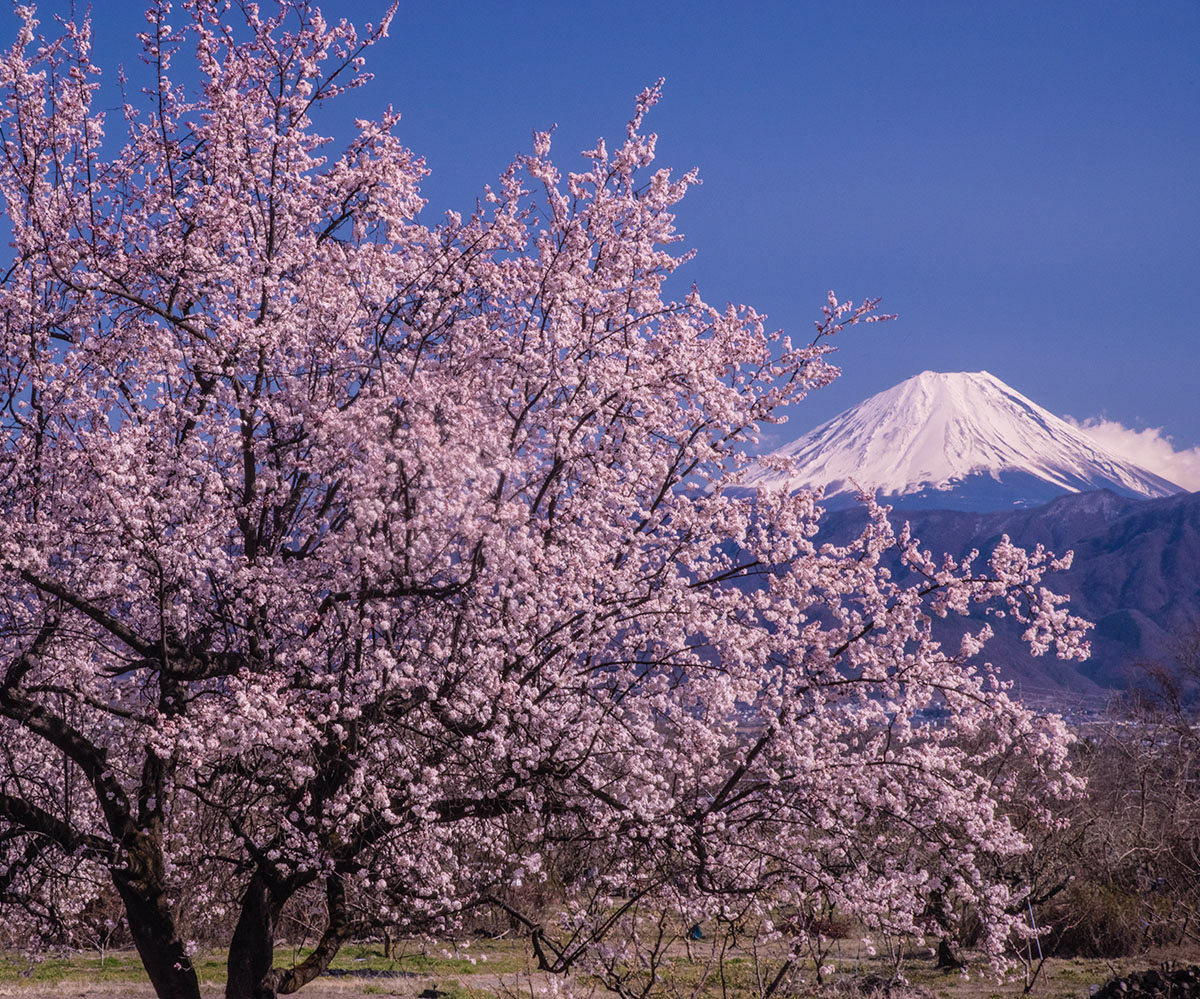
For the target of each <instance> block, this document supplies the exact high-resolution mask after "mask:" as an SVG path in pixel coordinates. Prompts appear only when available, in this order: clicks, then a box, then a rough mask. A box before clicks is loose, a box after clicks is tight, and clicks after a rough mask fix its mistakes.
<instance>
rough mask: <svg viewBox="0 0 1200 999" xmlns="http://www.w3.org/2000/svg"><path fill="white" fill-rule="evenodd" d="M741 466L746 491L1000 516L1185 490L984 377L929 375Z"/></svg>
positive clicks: (972, 374)
mask: <svg viewBox="0 0 1200 999" xmlns="http://www.w3.org/2000/svg"><path fill="white" fill-rule="evenodd" d="M770 457H771V458H775V459H786V460H787V461H788V463H789V467H788V468H787V470H779V469H777V468H773V467H770V465H769V464H768V463H766V462H765V461H761V462H759V463H755V464H754V465H752V466H750V468H749V469H747V472H746V474H745V477H744V479H743V482H744V484H745V485H746V486H748V487H751V488H753V487H757V486H765V487H768V488H786V489H788V490H789V491H790V490H794V489H800V488H814V487H816V486H825V491H826V498H827V505H830V501H832V504H831V505H834V506H836V505H839V500H844V499H848V498H849V497H851V496H853V494H854V493H856V492H857V491H858V489H859V488H863V489H866V490H869V491H874V492H875V493H876V494H877V495H879V496H880V498H881V499H883V500H885V501H886V502H889V503H893V504H895V505H897V506H905V507H912V506H923V507H946V508H951V509H960V510H999V509H1004V508H1009V509H1011V508H1012V507H1013V506H1034V505H1037V504H1040V503H1045V502H1048V501H1049V500H1051V499H1054V498H1055V497H1056V496H1061V495H1063V494H1064V493H1074V492H1084V491H1087V490H1092V489H1111V490H1112V491H1113V492H1115V493H1117V494H1118V495H1122V496H1131V497H1142V498H1150V497H1158V496H1168V495H1171V494H1172V493H1178V492H1182V491H1184V490H1183V489H1182V487H1180V486H1177V485H1175V483H1173V482H1168V481H1167V480H1166V479H1164V478H1161V477H1160V476H1158V475H1155V474H1154V473H1153V472H1149V471H1147V470H1146V469H1144V468H1140V467H1138V466H1137V465H1134V464H1131V463H1130V462H1128V461H1126V460H1124V459H1123V458H1119V457H1118V456H1117V455H1115V454H1113V453H1112V452H1111V451H1109V450H1107V449H1106V448H1104V447H1103V446H1102V445H1101V444H1099V443H1098V442H1097V441H1095V440H1093V439H1092V438H1091V437H1089V436H1088V435H1087V433H1086V432H1085V431H1083V430H1079V429H1077V428H1075V427H1072V426H1071V425H1070V424H1068V423H1066V422H1064V421H1063V420H1060V419H1059V418H1058V417H1057V416H1055V415H1054V414H1053V413H1051V412H1049V411H1047V410H1045V409H1043V408H1042V407H1041V406H1039V405H1037V403H1035V402H1032V401H1030V400H1029V399H1027V398H1026V397H1025V396H1023V395H1021V393H1020V392H1017V391H1016V390H1015V389H1013V388H1011V387H1009V386H1008V385H1006V384H1005V383H1004V382H1002V381H1001V380H1000V379H999V378H997V377H996V376H995V375H992V374H989V373H988V372H986V371H978V372H959V373H939V372H934V371H926V372H924V373H922V374H920V375H917V376H916V377H914V378H910V379H908V380H907V381H904V382H901V383H900V384H899V385H896V386H895V387H893V388H890V389H888V390H887V391H885V392H880V393H879V394H878V395H874V396H872V397H871V398H870V399H867V400H866V401H865V402H862V403H860V404H859V405H857V406H855V407H853V408H852V409H848V410H846V411H845V412H844V413H841V414H840V415H838V416H835V417H834V418H833V419H832V420H830V421H829V422H828V423H824V424H822V425H821V426H819V427H817V428H816V429H815V430H812V431H810V432H809V433H807V434H805V435H804V436H803V437H800V438H798V439H797V440H795V441H792V443H790V444H786V445H784V446H783V447H781V448H779V449H778V450H776V451H773V452H771V455H770Z"/></svg>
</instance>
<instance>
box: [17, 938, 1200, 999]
mask: <svg viewBox="0 0 1200 999" xmlns="http://www.w3.org/2000/svg"><path fill="white" fill-rule="evenodd" d="M297 956H302V955H301V954H300V953H299V952H297V951H294V950H290V949H286V950H285V949H281V950H280V951H278V952H277V963H279V964H282V963H291V962H292V961H293V960H295V959H296V958H297ZM224 960H225V955H224V954H223V953H221V952H214V953H208V954H200V955H197V957H196V968H197V971H198V972H199V976H200V981H201V983H202V988H203V993H204V995H205V997H206V999H207V997H210V996H213V997H215V996H220V995H221V994H222V991H223V987H224V978H225V966H224ZM828 960H829V962H830V963H831V964H833V965H834V966H835V967H836V970H835V971H834V972H833V973H832V974H831V975H827V976H826V980H825V982H824V983H823V984H821V985H817V984H816V982H815V975H814V973H813V969H812V968H809V969H806V970H802V971H801V972H800V973H799V974H798V975H797V979H803V981H800V980H794V981H793V982H792V983H791V985H790V987H789V988H788V989H787V991H786V993H784V995H787V996H810V995H811V996H824V997H828V999H851V997H863V999H872V997H874V996H882V994H883V991H882V989H881V988H880V984H881V982H882V980H884V979H886V978H889V977H890V966H888V965H886V964H885V963H884V962H883V961H881V960H880V959H879V958H867V957H866V956H865V955H864V954H863V953H862V952H861V950H856V949H855V948H854V947H853V946H847V947H844V948H842V949H841V953H838V951H837V950H836V949H835V951H834V953H832V954H831V955H830V956H829V958H828ZM1167 960H1171V961H1174V962H1176V963H1179V964H1184V963H1188V964H1192V963H1197V962H1200V953H1187V952H1170V953H1167V952H1158V953H1152V954H1146V955H1143V956H1141V957H1136V958H1126V959H1121V960H1115V961H1105V960H1095V959H1082V958H1075V959H1060V958H1052V959H1050V960H1049V961H1047V962H1046V965H1045V967H1044V968H1043V969H1042V971H1041V974H1040V976H1039V977H1038V979H1037V981H1036V983H1035V985H1034V987H1033V990H1032V993H1031V994H1032V995H1033V996H1035V997H1038V999H1084V997H1086V996H1088V995H1089V994H1090V992H1091V991H1093V990H1094V987H1095V986H1098V985H1100V984H1102V983H1103V982H1105V981H1107V980H1108V979H1109V978H1112V977H1113V976H1114V975H1118V974H1126V973H1128V972H1130V971H1136V970H1143V969H1145V968H1149V967H1155V966H1158V965H1160V964H1162V963H1163V962H1164V961H1167ZM332 970H333V971H334V972H336V973H337V974H334V975H330V976H323V977H322V978H320V979H318V980H317V981H315V982H313V983H311V984H310V985H308V986H306V987H305V988H304V989H302V990H301V991H300V992H299V993H298V995H300V996H307V997H309V999H360V997H363V999H365V997H367V996H404V997H414V996H418V995H420V993H422V992H425V991H426V990H429V989H435V990H436V991H437V992H438V993H439V999H491V997H500V999H517V997H524V999H535V997H536V996H537V995H539V994H540V993H544V992H548V991H550V989H549V985H550V982H549V981H548V979H547V978H546V976H543V975H538V974H535V973H533V972H532V963H531V961H530V958H529V955H528V954H527V953H526V951H525V948H524V946H523V944H522V943H521V942H519V941H481V942H478V943H476V944H473V945H471V946H470V947H463V946H461V945H458V946H456V945H454V944H442V945H437V944H434V945H431V944H429V943H428V942H425V943H418V942H412V941H408V942H406V941H401V942H400V944H399V945H398V946H397V948H396V953H395V955H394V956H393V957H390V958H388V957H384V956H383V949H382V947H381V945H379V944H364V945H354V946H349V947H345V948H343V950H342V952H341V953H340V954H339V955H338V957H337V958H336V960H335V961H334V963H333V966H332ZM702 972H703V964H702V962H701V960H700V959H699V958H698V957H697V955H693V956H692V958H691V959H689V958H688V957H687V956H685V955H683V954H682V953H681V954H680V955H679V956H678V957H677V958H675V959H674V960H673V961H672V962H671V963H670V964H669V965H668V966H667V967H666V968H665V969H664V971H663V978H664V979H665V981H664V982H663V986H664V995H666V996H668V997H671V999H735V997H737V999H741V997H745V999H751V997H753V996H754V995H755V994H756V993H757V991H758V989H757V987H756V986H757V982H758V972H757V970H756V968H755V965H754V960H753V956H752V955H750V954H745V955H738V954H734V955H732V956H727V958H726V968H725V975H724V983H723V984H722V982H721V980H720V978H719V977H717V976H715V975H709V977H708V978H707V979H704V976H703V973H702ZM903 974H904V976H905V978H906V979H907V982H908V986H907V987H906V988H904V989H898V990H894V991H893V993H892V995H893V997H896V996H907V997H927V999H928V997H936V999H1016V997H1020V996H1022V995H1024V987H1025V982H1024V978H1023V976H1022V975H1021V974H1020V969H1018V972H1017V974H1016V975H1015V976H1013V977H1012V978H1011V979H1010V980H1009V981H1006V982H997V981H996V979H995V977H994V976H993V975H991V973H990V972H989V971H988V969H987V968H986V965H981V966H980V968H979V969H974V968H971V967H970V966H968V971H967V973H966V974H965V975H964V974H960V973H958V972H944V971H939V970H937V969H936V968H935V966H934V960H933V958H932V957H931V956H930V955H928V953H921V954H918V955H913V956H910V957H907V958H906V959H905V961H904V964H903ZM573 986H574V987H573V988H572V990H571V991H572V992H573V993H576V994H578V995H581V996H587V995H589V994H595V995H596V996H597V997H599V996H602V995H604V994H605V993H604V992H603V990H601V989H598V988H596V987H595V986H593V985H590V984H589V983H587V982H586V981H579V982H575V983H573ZM152 995H153V992H152V990H151V989H150V987H149V985H148V983H147V982H146V977H145V974H144V973H143V972H142V968H141V964H140V962H139V960H138V957H137V955H136V954H135V953H132V952H125V951H121V952H114V953H110V954H108V955H106V956H105V957H104V958H103V959H101V958H100V957H99V956H98V955H96V954H73V955H60V956H50V957H46V958H44V959H43V960H40V961H37V962H30V961H29V960H28V959H27V958H25V957H21V956H18V955H12V954H8V955H0V996H14V997H21V999H42V997H47V999H49V997H60V996H79V997H97V999H99V997H113V999H117V997H125V996H128V997H130V999H143V997H150V996H152Z"/></svg>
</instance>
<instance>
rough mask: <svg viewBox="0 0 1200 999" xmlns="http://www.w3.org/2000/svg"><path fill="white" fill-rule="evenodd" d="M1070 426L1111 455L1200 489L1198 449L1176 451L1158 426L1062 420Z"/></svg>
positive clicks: (1178, 482) (1103, 421) (1193, 489)
mask: <svg viewBox="0 0 1200 999" xmlns="http://www.w3.org/2000/svg"><path fill="white" fill-rule="evenodd" d="M1065 419H1066V421H1067V422H1068V423H1069V424H1071V426H1073V427H1076V428H1077V429H1079V430H1082V431H1084V432H1085V433H1086V434H1088V435H1089V436H1090V437H1092V438H1094V439H1095V440H1096V441H1097V442H1098V443H1100V444H1102V445H1103V446H1104V447H1106V448H1108V450H1110V451H1112V452H1113V453H1114V454H1116V455H1119V456H1120V457H1122V458H1124V459H1126V460H1127V461H1132V462H1133V463H1134V464H1135V465H1141V466H1142V468H1144V469H1146V470H1147V471H1150V472H1153V473H1154V474H1155V475H1161V476H1162V477H1163V478H1164V479H1168V480H1170V481H1171V482H1174V483H1176V484H1177V485H1180V486H1183V488H1184V489H1187V490H1189V491H1191V492H1195V491H1196V490H1200V447H1193V448H1184V449H1183V450H1180V451H1176V450H1175V446H1174V445H1173V444H1172V443H1171V438H1170V437H1169V436H1167V435H1166V434H1164V433H1163V432H1162V428H1161V427H1147V428H1145V429H1144V430H1131V429H1130V428H1129V427H1126V426H1123V425H1122V424H1120V423H1117V422H1116V421H1115V420H1105V419H1101V418H1098V417H1092V418H1091V419H1087V420H1084V421H1083V422H1080V421H1078V420H1074V419H1072V418H1071V417H1069V416H1068V417H1065Z"/></svg>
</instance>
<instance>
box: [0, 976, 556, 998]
mask: <svg viewBox="0 0 1200 999" xmlns="http://www.w3.org/2000/svg"><path fill="white" fill-rule="evenodd" d="M535 977H537V976H535ZM432 981H433V980H432V979H429V978H425V977H423V976H414V977H411V978H407V977H406V978H319V979H317V981H315V982H311V983H309V984H308V985H306V986H304V988H303V989H301V990H300V991H299V992H298V993H296V995H297V996H298V997H300V999H377V997H379V996H401V997H404V999H414V997H415V996H417V995H419V994H420V993H421V992H423V991H424V990H425V989H427V988H429V986H430V985H431V984H432ZM523 982H524V995H525V996H527V997H528V996H529V995H530V992H529V986H530V980H529V979H528V977H524V978H523ZM513 984H514V978H513V976H512V975H505V976H500V975H488V974H473V975H463V976H461V977H460V978H454V977H452V976H445V977H439V978H438V985H440V986H442V987H443V988H445V987H447V986H450V987H453V986H455V985H459V986H461V987H462V988H463V989H468V990H471V991H477V992H487V993H491V994H493V995H503V994H504V993H505V992H506V991H509V990H510V989H511V987H512V986H513ZM539 984H543V985H544V983H539V982H537V981H534V982H532V985H533V989H534V990H535V994H536V990H537V989H538V985H539ZM502 986H508V988H507V989H506V988H502ZM200 994H201V996H202V997H203V999H223V997H224V995H225V986H224V984H212V985H202V986H201V987H200ZM0 996H11V997H14V999H154V990H153V989H152V988H151V987H150V986H149V985H148V984H134V983H131V982H96V983H88V982H81V981H66V982H59V983H58V984H56V985H28V986H25V985H11V984H9V985H0Z"/></svg>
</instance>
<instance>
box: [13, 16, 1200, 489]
mask: <svg viewBox="0 0 1200 999" xmlns="http://www.w3.org/2000/svg"><path fill="white" fill-rule="evenodd" d="M267 2H269V0H267ZM62 6H65V5H54V4H44V5H43V10H45V11H47V12H48V11H50V10H53V9H61V7H62ZM141 6H142V5H141V4H140V3H137V2H136V0H135V2H126V0H121V2H120V3H116V2H110V3H105V4H97V5H96V9H97V10H98V11H100V15H99V17H98V18H97V24H96V53H95V54H96V60H97V62H99V63H100V64H101V65H102V66H104V67H105V68H106V70H108V71H109V73H108V79H109V80H112V79H114V77H115V73H114V72H112V69H113V68H114V67H115V65H116V64H117V63H124V64H125V65H126V66H127V67H132V66H134V65H135V63H136V48H135V44H134V42H133V32H134V31H135V30H137V27H138V24H139V20H140V18H139V17H138V12H139V11H140V9H141ZM264 6H266V4H265V3H264ZM384 6H385V5H384V4H383V3H382V2H378V3H377V2H374V0H372V2H364V0H356V2H354V3H347V2H329V3H325V4H323V5H322V7H323V10H324V11H325V13H326V15H327V16H334V17H336V16H346V17H350V18H351V19H354V20H357V21H360V22H361V21H365V20H373V19H378V15H379V13H380V12H381V11H382V10H383V9H384ZM5 17H6V18H7V19H8V21H9V23H11V15H9V14H7V13H6V14H5ZM370 65H371V66H372V68H373V69H374V71H375V73H376V80H375V81H374V83H373V84H372V85H371V86H370V87H369V88H367V89H365V90H363V91H360V92H359V93H358V94H357V95H356V96H355V104H356V106H355V108H354V110H355V112H356V113H369V112H371V111H376V110H378V109H380V108H381V107H383V106H384V105H386V104H388V103H392V104H394V105H395V106H396V107H397V108H398V109H400V110H401V111H402V112H403V113H404V120H403V121H402V123H401V126H400V134H401V136H402V137H403V138H404V140H405V141H406V142H407V143H408V144H409V145H410V146H411V147H412V148H413V149H414V150H415V151H417V152H418V153H420V154H422V155H424V156H425V157H426V159H427V160H428V162H429V165H430V167H431V168H432V170H433V176H432V177H431V178H430V180H429V182H428V183H427V184H426V187H425V193H426V196H427V197H428V198H429V200H430V207H429V211H430V212H431V214H440V212H441V211H443V210H444V209H446V208H465V207H469V206H470V205H471V204H472V203H473V200H474V196H475V194H476V193H477V192H478V191H479V189H480V187H481V186H482V185H483V184H484V183H486V182H489V181H491V180H493V179H494V178H495V177H496V175H497V174H498V173H499V172H500V171H501V170H502V169H503V167H504V166H505V165H506V164H507V163H508V161H509V160H510V159H511V158H512V156H513V155H514V154H516V153H518V152H520V151H524V150H526V149H528V147H529V141H530V140H529V134H530V130H531V129H532V128H534V127H537V128H545V127H548V126H550V125H552V124H555V123H557V125H558V131H557V133H556V139H555V150H556V158H557V159H558V160H559V162H560V163H561V164H562V165H564V166H568V167H569V166H571V165H572V161H573V158H574V156H575V154H576V151H577V150H579V149H582V148H584V147H586V146H587V145H588V144H590V143H591V142H592V141H593V140H594V139H595V138H596V136H598V135H606V136H616V135H618V134H619V133H620V132H621V130H622V127H623V123H624V121H625V119H626V118H627V117H628V114H629V111H630V109H631V107H632V99H633V97H634V95H635V94H636V93H637V92H638V91H639V90H641V89H642V87H644V86H646V85H647V84H649V83H651V82H653V81H654V80H655V79H657V78H658V77H660V76H663V77H665V78H666V94H665V99H664V101H663V103H662V104H661V105H660V106H659V107H658V108H657V109H655V111H654V112H653V114H652V116H651V118H650V119H649V127H651V128H653V129H654V130H655V131H657V132H658V133H659V135H660V144H659V150H660V162H662V163H665V164H668V165H671V166H673V167H675V168H677V169H680V170H683V169H686V168H688V167H691V166H698V167H699V168H700V172H701V176H702V177H703V179H704V184H703V186H702V187H700V188H698V189H695V190H694V191H693V192H692V193H690V194H689V196H688V198H687V200H686V201H685V202H684V203H683V205H682V206H681V210H680V213H679V225H680V228H681V229H682V230H683V231H684V233H685V234H686V236H687V245H689V246H694V247H696V248H697V250H698V251H699V254H698V256H697V259H696V260H695V261H694V262H693V263H692V264H690V265H689V267H688V268H687V269H686V271H685V272H684V277H685V278H686V280H687V281H688V282H689V283H690V281H692V280H694V281H696V282H697V283H698V284H699V285H700V289H701V292H702V293H703V294H704V296H705V297H706V298H707V299H708V300H709V301H712V302H716V303H723V302H724V301H726V300H732V301H735V302H748V303H751V304H753V305H755V306H756V307H757V308H759V309H761V310H763V311H766V312H767V313H769V315H770V318H771V322H772V325H776V326H781V327H783V328H785V329H787V330H788V331H789V332H791V333H792V334H793V335H794V336H797V337H802V336H804V335H806V333H807V331H808V330H810V329H811V320H812V319H813V318H814V316H815V315H816V312H817V309H818V307H819V305H820V303H821V302H822V300H823V296H824V293H825V291H826V290H827V289H829V288H833V289H836V290H837V292H838V294H839V296H841V297H850V298H854V299H856V300H857V299H859V298H861V297H863V296H864V295H870V296H881V297H882V298H883V305H884V307H885V309H886V310H887V311H889V312H897V313H899V314H900V318H899V319H898V320H897V321H896V322H895V323H889V324H885V325H883V326H874V327H866V328H865V329H863V330H862V331H861V332H860V331H851V333H850V334H849V335H847V337H846V338H845V340H844V341H843V343H842V349H841V351H840V353H839V355H838V358H837V360H838V363H840V364H841V365H842V367H843V369H844V374H843V377H842V379H840V380H839V382H838V383H837V384H835V385H834V386H832V387H831V388H829V389H826V390H824V391H822V392H820V393H817V394H815V395H813V396H812V397H811V398H810V399H809V400H808V401H806V402H805V403H804V404H803V405H802V406H801V407H799V408H798V409H797V410H796V411H795V412H794V413H793V414H792V423H791V425H790V426H789V427H788V428H786V429H784V430H779V431H775V433H774V434H773V439H774V440H775V441H777V442H778V441H781V440H783V439H787V438H790V437H793V436H796V435H797V434H798V433H800V432H802V431H804V430H807V429H808V428H810V427H811V426H813V425H815V424H816V423H818V422H820V421H822V420H824V419H827V418H828V417H830V416H832V415H834V414H835V413H836V412H838V411H840V410H841V409H844V408H846V407H847V406H849V405H852V404H853V403H855V402H857V401H859V400H861V399H863V398H865V397H866V396H868V395H871V394H873V393H875V392H877V391H880V390H882V389H885V388H887V387H889V386H891V385H893V384H895V383H897V382H899V381H901V380H903V379H904V378H907V377H909V376H911V375H914V374H917V373H919V372H921V371H923V370H926V369H934V370H945V371H959V370H979V369H987V370H989V371H991V372H992V373H993V374H995V375H997V376H999V377H1000V378H1002V379H1003V380H1004V381H1006V382H1008V383H1009V384H1011V385H1012V386H1013V387H1015V388H1017V389H1018V390H1020V391H1021V392H1023V393H1024V394H1025V395H1027V396H1029V397H1031V398H1032V399H1034V400H1035V401H1037V402H1039V403H1041V404H1042V405H1044V406H1046V407H1047V408H1049V409H1050V410H1052V411H1053V412H1055V413H1057V414H1059V415H1071V416H1074V417H1076V418H1088V417H1105V418H1107V419H1108V420H1110V421H1114V422H1116V423H1119V424H1121V425H1123V426H1124V427H1128V428H1134V429H1141V428H1148V427H1150V428H1163V430H1164V431H1165V433H1167V434H1170V435H1172V436H1173V438H1174V443H1175V446H1176V447H1177V448H1192V447H1195V446H1197V445H1200V391H1198V386H1200V372H1198V370H1197V369H1198V367H1200V320H1198V319H1197V315H1200V303H1197V301H1195V299H1196V297H1197V295H1196V293H1197V291H1198V290H1200V3H1196V2H1195V0H1160V2H1153V3H1146V4H1138V5H1134V4H1129V3H1108V2H1088V3H1084V2H1075V3H1054V2H1032V0H1030V2H1014V3H970V2H953V3H951V2H945V3H934V2H928V3H920V2H905V3H893V2H888V3H884V2H870V3H849V2H844V0H843V2H828V3H826V2H813V3H808V2H800V0H794V2H758V3H745V4H740V5H736V9H735V5H734V4H731V3H688V4H684V3H675V2H658V3H652V2H648V0H647V2H638V3H634V2H625V0H610V2H604V3H599V2H596V3H593V2H581V0H559V2H540V0H539V2H533V0H529V2H521V0H508V2H463V3H448V2H424V3H416V2H412V3H407V4H402V6H401V10H400V12H399V14H398V16H397V18H396V20H395V22H394V24H393V26H392V31H391V36H390V38H388V39H387V40H386V41H385V42H383V43H382V44H381V45H380V46H379V47H378V48H377V49H376V50H374V52H373V54H372V58H371V59H370ZM1193 488H1195V487H1193Z"/></svg>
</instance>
